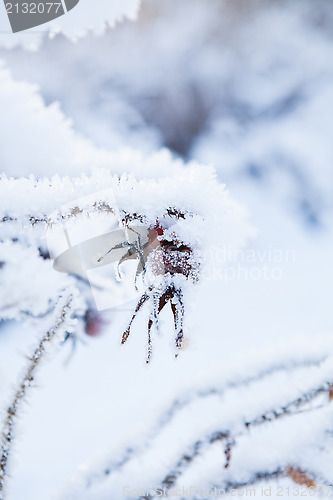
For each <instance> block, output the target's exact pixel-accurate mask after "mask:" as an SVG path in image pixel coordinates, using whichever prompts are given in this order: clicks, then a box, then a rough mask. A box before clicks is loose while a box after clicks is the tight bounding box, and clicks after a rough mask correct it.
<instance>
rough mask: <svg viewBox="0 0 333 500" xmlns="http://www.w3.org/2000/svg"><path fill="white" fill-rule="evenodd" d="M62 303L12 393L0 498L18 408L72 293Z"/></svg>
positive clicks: (3, 446) (0, 464)
mask: <svg viewBox="0 0 333 500" xmlns="http://www.w3.org/2000/svg"><path fill="white" fill-rule="evenodd" d="M63 301H64V305H63V306H62V307H61V309H60V314H59V316H58V319H57V321H56V322H55V324H54V326H52V327H51V328H50V329H49V330H48V331H47V332H46V333H45V334H44V335H43V338H42V339H41V340H40V342H39V343H38V346H37V348H36V349H35V351H34V352H33V354H32V356H31V357H30V358H29V365H28V367H27V370H26V372H25V374H24V376H23V379H22V381H21V383H20V384H19V386H18V388H17V389H16V391H15V393H14V397H13V399H12V402H11V404H10V405H9V407H8V409H7V412H6V415H5V422H4V426H3V430H2V432H1V444H0V453H1V458H0V500H3V499H4V498H5V483H6V478H7V468H8V460H9V456H10V454H11V451H12V447H13V440H14V437H15V436H14V428H15V423H16V420H17V418H18V414H19V410H20V407H21V405H22V402H23V401H24V400H25V398H26V396H27V393H28V390H29V388H30V387H31V385H32V382H33V380H34V376H35V372H36V371H37V369H38V367H39V365H40V363H41V361H42V360H43V358H44V357H45V355H46V354H47V346H48V344H49V343H50V342H51V341H52V340H53V338H54V337H55V336H56V335H57V333H59V332H60V331H62V329H63V327H64V325H65V324H66V322H67V319H69V317H70V315H71V313H72V308H71V305H72V302H73V295H72V294H69V295H68V296H66V297H64V299H63Z"/></svg>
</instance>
